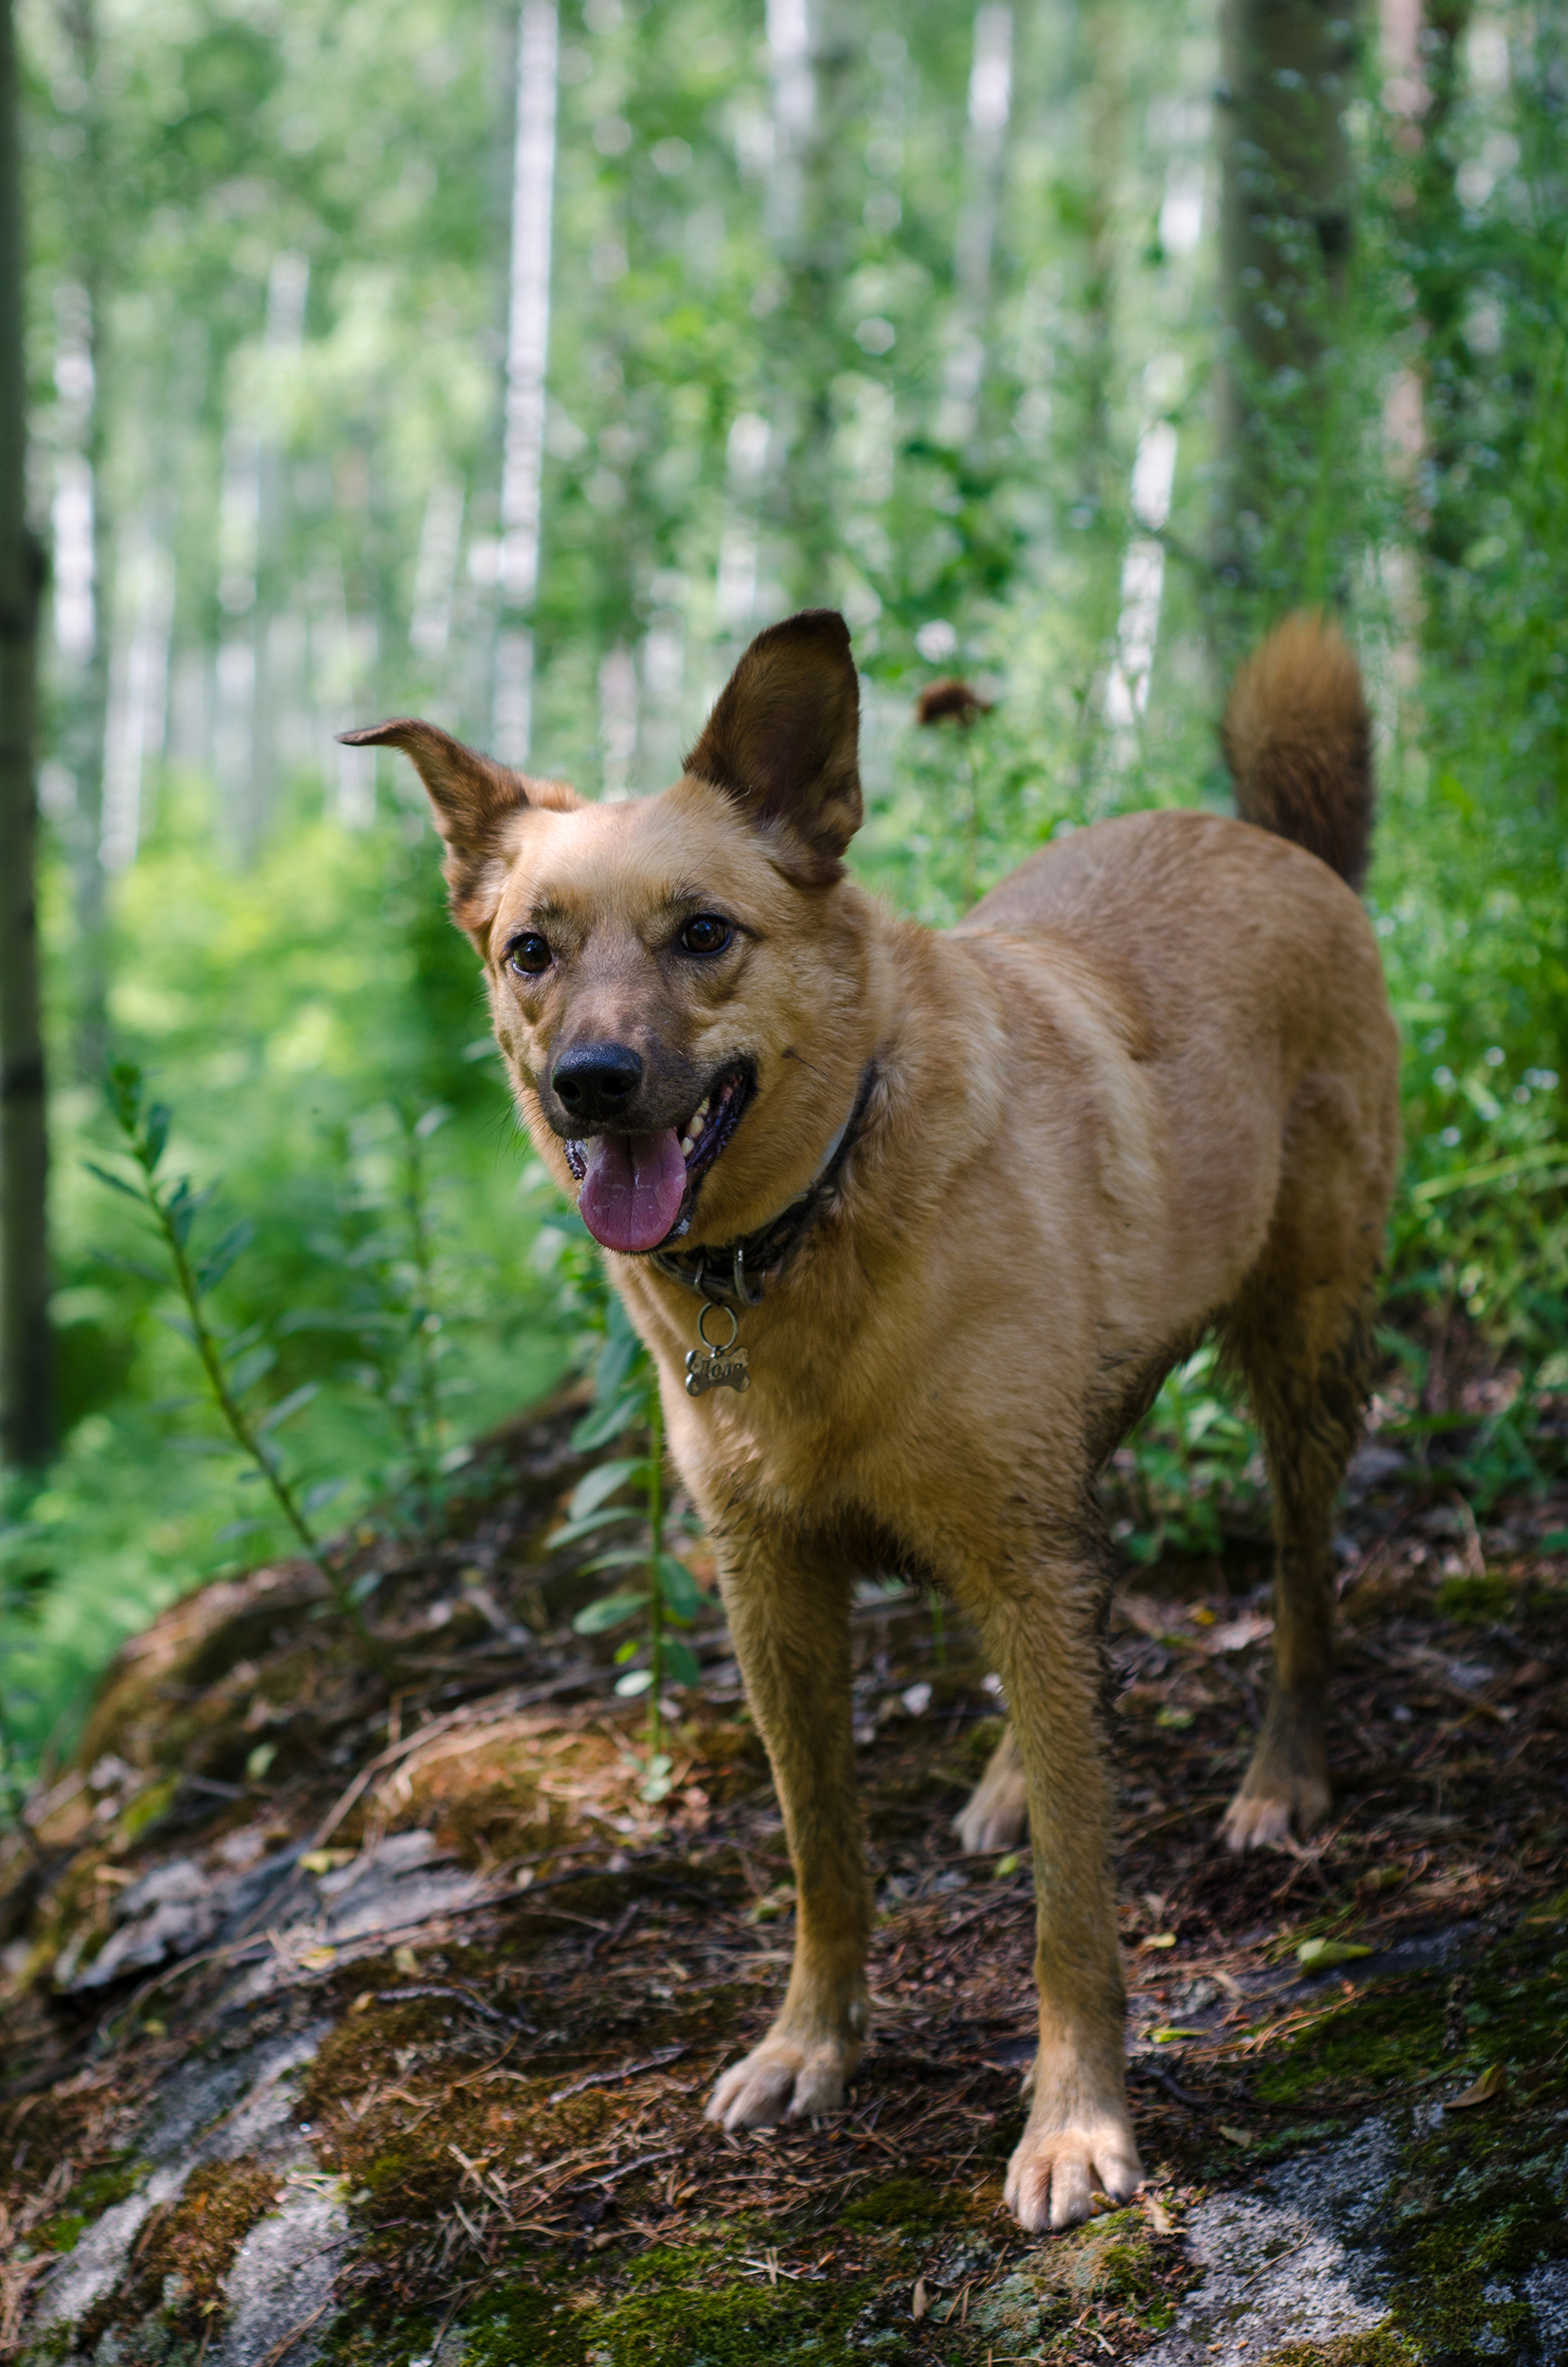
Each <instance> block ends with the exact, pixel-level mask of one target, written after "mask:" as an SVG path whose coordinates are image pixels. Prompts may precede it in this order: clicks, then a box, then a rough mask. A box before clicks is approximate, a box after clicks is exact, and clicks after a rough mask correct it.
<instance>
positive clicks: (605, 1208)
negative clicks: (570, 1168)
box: [578, 1127, 686, 1256]
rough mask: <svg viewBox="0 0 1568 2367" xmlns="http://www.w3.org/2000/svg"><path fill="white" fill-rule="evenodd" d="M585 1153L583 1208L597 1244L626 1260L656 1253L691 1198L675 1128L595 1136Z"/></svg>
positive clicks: (581, 1206) (582, 1211)
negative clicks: (687, 1196) (640, 1253)
mask: <svg viewBox="0 0 1568 2367" xmlns="http://www.w3.org/2000/svg"><path fill="white" fill-rule="evenodd" d="M583 1148H584V1149H585V1150H586V1152H587V1154H588V1172H587V1174H586V1175H585V1176H584V1177H583V1180H582V1189H581V1191H580V1192H579V1194H578V1207H579V1210H580V1211H581V1215H582V1221H583V1223H584V1224H585V1225H586V1226H587V1227H588V1230H589V1232H590V1233H591V1234H592V1235H593V1237H594V1238H595V1240H596V1241H602V1242H603V1243H604V1246H605V1248H606V1249H615V1250H619V1251H620V1252H621V1254H622V1255H623V1256H628V1255H633V1253H635V1252H636V1251H638V1250H644V1249H654V1248H656V1247H657V1246H658V1244H659V1242H660V1241H662V1240H663V1239H664V1237H665V1235H666V1234H667V1233H668V1231H669V1228H670V1226H671V1225H672V1224H673V1223H674V1221H675V1219H676V1218H677V1217H678V1216H679V1215H680V1213H681V1201H682V1199H683V1198H684V1197H685V1193H686V1161H685V1160H684V1159H683V1158H682V1156H681V1144H680V1137H679V1136H678V1135H677V1134H676V1132H675V1130H674V1129H673V1127H667V1128H666V1129H665V1130H664V1132H663V1133H662V1134H596V1135H595V1136H594V1137H593V1139H592V1140H591V1141H590V1142H588V1143H586V1144H584V1146H583Z"/></svg>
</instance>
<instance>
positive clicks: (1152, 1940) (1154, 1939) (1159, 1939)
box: [1138, 1931, 1176, 1948]
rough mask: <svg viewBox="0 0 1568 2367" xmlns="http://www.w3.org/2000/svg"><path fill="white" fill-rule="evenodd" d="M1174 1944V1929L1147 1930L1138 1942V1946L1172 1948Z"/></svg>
mask: <svg viewBox="0 0 1568 2367" xmlns="http://www.w3.org/2000/svg"><path fill="white" fill-rule="evenodd" d="M1175 1945H1176V1934H1175V1932H1174V1931H1149V1932H1148V1933H1146V1934H1145V1936H1144V1937H1143V1938H1142V1939H1141V1940H1140V1941H1139V1942H1138V1946H1139V1947H1140V1948H1174V1947H1175Z"/></svg>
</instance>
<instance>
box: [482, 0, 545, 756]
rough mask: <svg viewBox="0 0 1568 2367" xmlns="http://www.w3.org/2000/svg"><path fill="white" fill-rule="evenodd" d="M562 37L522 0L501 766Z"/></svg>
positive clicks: (515, 636)
mask: <svg viewBox="0 0 1568 2367" xmlns="http://www.w3.org/2000/svg"><path fill="white" fill-rule="evenodd" d="M559 32H560V28H559V21H558V16H557V5H556V0H523V10H522V15H521V18H520V20H519V27H518V47H517V145H516V148H515V151H514V160H513V168H512V221H511V295H510V305H509V314H508V329H507V421H506V436H505V444H504V451H503V455H502V466H501V587H500V588H501V614H500V621H499V628H498V631H497V634H496V648H495V689H494V720H493V725H492V737H493V741H494V746H495V753H496V755H497V756H500V757H501V758H502V759H503V760H504V761H505V762H506V763H508V764H522V763H524V762H525V761H526V757H527V754H528V741H529V739H530V738H531V736H532V724H533V666H534V641H533V627H532V623H531V615H532V610H533V603H534V594H535V592H536V591H537V589H538V585H539V545H540V526H541V518H542V508H543V482H544V383H545V368H546V365H547V363H548V359H549V347H550V215H551V201H552V196H553V192H554V188H555V149H556V82H557V50H558V43H559Z"/></svg>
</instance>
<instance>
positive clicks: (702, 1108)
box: [697, 1094, 713, 1119]
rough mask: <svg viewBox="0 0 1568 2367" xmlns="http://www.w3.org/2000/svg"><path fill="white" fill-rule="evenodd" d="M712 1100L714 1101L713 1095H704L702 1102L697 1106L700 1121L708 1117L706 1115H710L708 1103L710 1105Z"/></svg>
mask: <svg viewBox="0 0 1568 2367" xmlns="http://www.w3.org/2000/svg"><path fill="white" fill-rule="evenodd" d="M712 1099H713V1095H711V1094H704V1095H703V1098H702V1100H701V1101H700V1102H699V1103H698V1104H697V1115H698V1117H699V1119H702V1118H705V1117H706V1115H707V1113H708V1103H709V1102H710V1101H711V1100H712Z"/></svg>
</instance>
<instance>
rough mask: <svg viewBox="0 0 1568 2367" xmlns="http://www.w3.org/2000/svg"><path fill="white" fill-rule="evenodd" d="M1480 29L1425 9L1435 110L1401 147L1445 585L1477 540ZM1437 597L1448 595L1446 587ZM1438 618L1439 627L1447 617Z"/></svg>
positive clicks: (1432, 540) (1409, 130) (1449, 3)
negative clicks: (1473, 232)
mask: <svg viewBox="0 0 1568 2367" xmlns="http://www.w3.org/2000/svg"><path fill="white" fill-rule="evenodd" d="M1417 23H1418V27H1419V33H1420V47H1419V58H1420V73H1421V80H1420V84H1419V86H1418V87H1419V88H1420V91H1421V96H1422V98H1423V99H1424V101H1425V103H1424V105H1423V106H1422V107H1421V108H1420V111H1419V113H1418V115H1416V116H1413V119H1412V120H1411V122H1410V123H1409V124H1408V125H1407V126H1406V127H1405V138H1404V140H1403V142H1402V143H1401V144H1402V145H1405V146H1406V147H1407V149H1408V151H1409V152H1410V157H1411V169H1410V192H1409V198H1410V202H1409V205H1408V208H1407V209H1406V222H1407V223H1408V229H1409V241H1408V247H1407V254H1408V258H1409V263H1410V276H1411V279H1412V280H1413V282H1414V284H1415V288H1416V306H1417V313H1418V315H1419V318H1420V321H1421V325H1422V328H1423V329H1424V332H1425V334H1424V337H1423V340H1422V347H1421V356H1420V383H1421V395H1422V404H1421V409H1422V414H1423V425H1424V428H1425V431H1426V436H1427V453H1428V457H1429V460H1430V462H1431V467H1430V471H1429V472H1428V482H1429V483H1430V486H1431V499H1430V505H1429V515H1428V518H1427V521H1426V525H1425V535H1424V540H1425V543H1426V547H1427V556H1428V558H1429V559H1431V560H1435V561H1437V565H1438V569H1439V574H1440V577H1446V573H1447V571H1448V570H1450V569H1452V568H1455V567H1457V566H1458V565H1459V564H1460V562H1461V561H1462V559H1463V557H1464V553H1465V550H1466V548H1467V546H1468V545H1469V544H1470V543H1471V542H1472V541H1473V540H1474V539H1475V533H1476V527H1475V514H1476V506H1477V505H1476V500H1475V494H1474V492H1473V490H1471V489H1470V488H1469V487H1468V485H1466V484H1465V483H1464V482H1463V481H1461V482H1459V483H1457V484H1456V483H1455V482H1454V477H1453V472H1454V470H1455V467H1456V465H1457V463H1458V461H1459V459H1460V457H1461V454H1462V453H1463V450H1464V446H1465V444H1466V442H1467V440H1468V437H1469V435H1470V421H1469V420H1468V418H1467V413H1468V411H1469V410H1470V405H1471V404H1472V403H1473V401H1474V399H1475V392H1476V389H1475V384H1474V373H1473V370H1472V367H1471V364H1470V354H1469V351H1468V349H1467V347H1466V344H1465V336H1464V321H1465V312H1466V308H1467V306H1468V305H1469V303H1470V299H1471V297H1472V296H1473V294H1474V292H1475V276H1476V275H1475V261H1476V258H1475V252H1474V241H1473V240H1472V239H1470V238H1468V237H1467V235H1466V231H1465V222H1464V207H1463V205H1461V203H1460V199H1459V192H1458V187H1457V182H1458V161H1459V160H1458V158H1457V157H1456V156H1455V154H1454V152H1453V150H1452V146H1451V145H1450V140H1451V133H1452V124H1453V116H1454V111H1455V109H1456V107H1457V105H1458V103H1459V100H1460V98H1461V97H1462V95H1463V89H1464V79H1465V77H1464V55H1463V51H1464V40H1465V35H1466V33H1467V31H1468V30H1469V28H1470V0H1426V5H1425V6H1424V7H1423V8H1422V9H1420V11H1419V16H1418V19H1417ZM1436 588H1437V589H1438V591H1439V593H1440V591H1441V589H1442V584H1441V581H1439V584H1438V586H1437V587H1436ZM1432 614H1433V618H1434V622H1435V621H1436V618H1437V614H1438V612H1437V611H1433V612H1432ZM1445 621H1446V620H1445ZM1444 646H1446V644H1445V645H1444Z"/></svg>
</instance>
